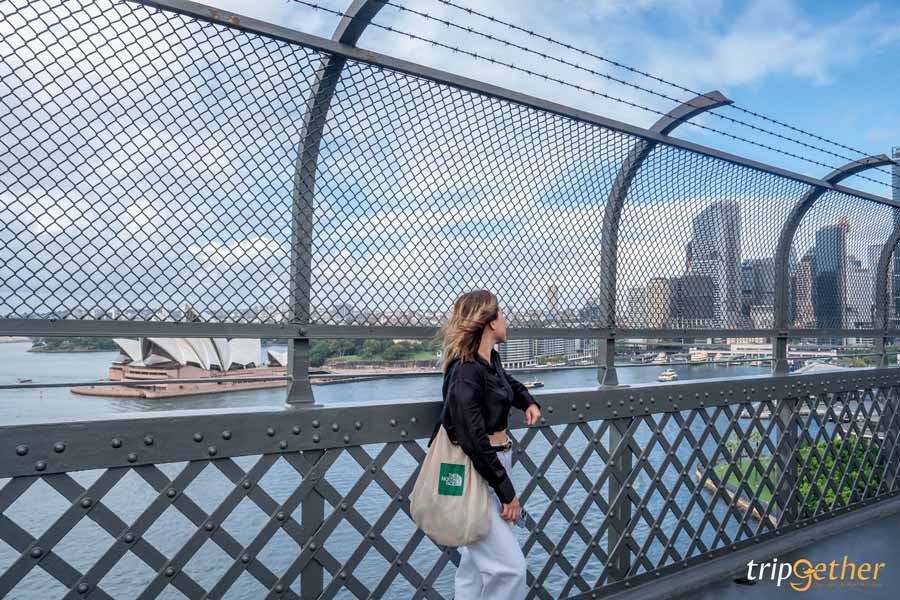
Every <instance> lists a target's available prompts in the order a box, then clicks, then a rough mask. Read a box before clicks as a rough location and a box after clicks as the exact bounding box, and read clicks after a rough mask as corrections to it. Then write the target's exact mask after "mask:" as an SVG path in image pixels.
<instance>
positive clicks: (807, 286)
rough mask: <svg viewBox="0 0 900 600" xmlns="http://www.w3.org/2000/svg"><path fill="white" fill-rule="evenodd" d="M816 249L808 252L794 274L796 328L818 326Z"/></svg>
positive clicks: (794, 322)
mask: <svg viewBox="0 0 900 600" xmlns="http://www.w3.org/2000/svg"><path fill="white" fill-rule="evenodd" d="M815 273H816V247H815V246H813V247H812V248H810V249H809V250H807V251H806V254H804V255H803V259H802V260H801V261H800V263H799V265H798V266H797V270H796V272H795V273H794V320H793V324H794V327H798V328H801V329H810V328H813V327H815V326H816V311H815V302H814V301H813V296H814V294H815V285H814V280H815Z"/></svg>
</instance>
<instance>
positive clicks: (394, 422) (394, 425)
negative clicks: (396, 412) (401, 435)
mask: <svg viewBox="0 0 900 600" xmlns="http://www.w3.org/2000/svg"><path fill="white" fill-rule="evenodd" d="M388 423H390V424H391V427H396V426H397V419H391V420H390V421H388Z"/></svg>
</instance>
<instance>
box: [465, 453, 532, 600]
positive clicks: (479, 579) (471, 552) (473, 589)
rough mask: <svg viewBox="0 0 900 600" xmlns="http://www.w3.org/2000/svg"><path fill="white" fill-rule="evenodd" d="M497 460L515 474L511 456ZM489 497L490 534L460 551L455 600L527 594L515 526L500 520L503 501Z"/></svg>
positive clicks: (518, 599)
mask: <svg viewBox="0 0 900 600" xmlns="http://www.w3.org/2000/svg"><path fill="white" fill-rule="evenodd" d="M497 456H498V457H499V458H500V462H501V463H503V466H504V467H506V471H507V472H508V473H512V452H497ZM489 489H490V488H489ZM490 494H491V500H492V502H493V505H494V509H495V510H492V511H491V530H490V533H488V534H487V535H486V536H485V537H483V538H481V539H480V540H478V541H477V542H475V543H474V544H468V545H466V546H462V547H461V548H460V549H459V554H460V560H459V568H458V569H457V570H456V580H455V588H456V590H455V595H454V600H522V599H523V598H525V595H526V594H527V593H528V585H527V583H526V582H525V555H524V554H522V548H521V547H520V546H519V540H517V539H516V536H515V535H514V534H513V530H512V527H514V526H513V525H512V524H511V523H508V522H506V521H504V520H503V519H502V518H501V517H500V508H501V506H500V499H499V498H497V494H496V493H494V490H493V489H491V490H490Z"/></svg>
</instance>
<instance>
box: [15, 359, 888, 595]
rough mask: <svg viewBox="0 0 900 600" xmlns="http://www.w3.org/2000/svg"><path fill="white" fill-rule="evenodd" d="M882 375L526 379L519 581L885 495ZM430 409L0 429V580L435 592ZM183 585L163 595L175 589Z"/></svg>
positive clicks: (163, 589) (792, 520)
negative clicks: (425, 474)
mask: <svg viewBox="0 0 900 600" xmlns="http://www.w3.org/2000/svg"><path fill="white" fill-rule="evenodd" d="M898 386H900V380H898V376H897V374H896V373H894V372H893V371H888V370H878V371H869V372H860V373H854V374H851V375H848V376H846V377H837V376H834V375H805V376H794V377H790V378H787V377H784V378H751V379H745V380H739V381H727V380H721V381H716V382H706V383H695V384H679V385H668V386H659V385H656V386H639V387H636V388H630V389H617V390H609V391H603V392H600V391H580V392H573V393H558V394H552V393H548V394H544V395H542V403H543V404H544V414H545V417H544V419H543V421H544V422H543V423H541V424H540V425H538V426H532V427H526V428H522V426H523V424H522V423H521V420H517V421H514V422H513V438H514V440H515V448H514V455H513V456H514V459H513V463H514V466H513V470H512V479H513V482H514V484H515V486H516V489H517V491H518V494H519V496H520V498H521V501H522V502H523V504H524V506H525V507H526V508H527V510H528V514H529V517H528V530H527V531H525V530H522V531H521V532H520V533H519V535H520V536H521V542H522V545H523V550H524V552H525V555H526V559H527V563H528V581H529V584H530V585H531V588H530V590H531V591H530V592H529V598H574V597H580V596H579V594H586V593H588V592H591V591H595V592H597V591H599V592H600V593H601V594H606V593H611V592H613V591H616V590H619V589H625V588H626V587H631V586H635V585H638V584H640V583H642V582H645V581H647V580H648V579H655V578H656V577H660V576H666V575H671V574H672V573H674V572H677V571H681V570H683V568H684V566H685V565H687V566H693V565H697V564H699V563H702V562H703V561H705V560H708V559H710V558H716V557H720V556H723V555H726V554H728V553H730V552H734V551H735V550H738V549H740V548H744V547H747V546H749V545H753V544H755V543H759V542H760V540H763V541H765V540H768V539H772V538H773V537H776V536H781V535H782V534H785V533H787V532H789V531H791V530H793V529H796V528H800V527H808V526H811V525H813V524H814V523H818V522H819V521H821V520H824V519H826V518H829V517H833V516H836V515H839V514H842V513H844V512H847V511H850V510H855V509H858V508H861V507H863V506H865V505H867V504H870V503H872V502H875V501H879V500H884V499H887V498H889V497H892V496H896V495H897V494H898V493H900V482H898V479H897V477H898V470H900V456H898V454H897V446H898V441H900V440H898V437H900V420H898V417H897V413H898V410H897V409H898V404H897V398H898V395H897V389H898ZM438 409H439V404H438V403H436V402H422V403H412V404H399V405H394V406H361V407H335V408H307V409H297V410H293V411H290V412H289V413H287V414H282V413H281V412H279V411H276V412H256V413H250V414H224V415H223V414H216V415H198V416H186V417H180V418H178V419H175V420H173V419H169V418H161V419H146V418H145V419H137V420H134V419H132V420H119V421H105V422H93V423H86V424H73V425H33V426H27V427H18V428H12V427H4V428H0V452H2V454H3V456H4V460H3V463H2V464H3V471H2V472H0V477H4V478H5V479H3V480H2V487H0V509H2V515H0V557H2V558H0V564H2V566H3V568H2V569H0V595H5V596H7V597H12V598H20V597H21V598H24V597H51V596H54V597H66V598H79V597H98V598H106V597H123V596H129V597H138V598H154V597H174V596H179V594H180V596H179V597H181V596H183V597H186V598H201V597H203V598H206V597H215V598H219V597H259V598H262V597H271V598H292V597H302V598H435V599H438V598H449V597H451V594H452V585H453V582H452V575H453V568H454V567H453V565H454V564H456V563H457V562H458V554H457V552H456V551H455V550H453V549H446V548H443V547H438V546H435V545H434V544H433V543H432V542H431V541H430V540H429V539H428V538H427V537H425V536H424V534H423V533H422V532H421V531H419V530H417V529H416V527H415V525H414V524H413V523H412V521H411V518H410V516H409V501H408V497H409V493H410V491H411V489H412V485H413V483H414V482H415V477H416V474H417V472H418V465H419V463H420V461H421V460H422V458H423V457H424V455H425V449H424V447H423V446H424V441H425V440H424V439H422V438H423V437H427V435H428V433H429V432H430V428H431V425H430V424H431V423H432V422H433V419H434V418H435V416H436V414H437V411H438ZM176 590H177V592H176Z"/></svg>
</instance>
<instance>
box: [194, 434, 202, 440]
mask: <svg viewBox="0 0 900 600" xmlns="http://www.w3.org/2000/svg"><path fill="white" fill-rule="evenodd" d="M194 441H195V442H202V441H203V434H202V433H200V432H197V433H195V434H194Z"/></svg>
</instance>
